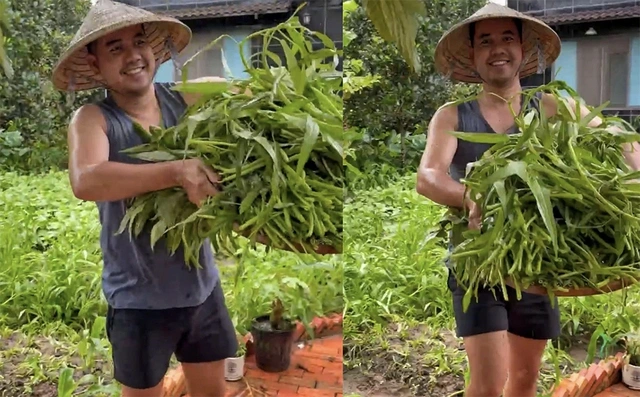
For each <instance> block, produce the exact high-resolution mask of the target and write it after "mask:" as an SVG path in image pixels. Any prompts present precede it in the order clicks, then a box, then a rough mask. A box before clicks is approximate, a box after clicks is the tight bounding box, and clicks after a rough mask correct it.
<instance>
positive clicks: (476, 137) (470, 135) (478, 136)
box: [448, 131, 509, 144]
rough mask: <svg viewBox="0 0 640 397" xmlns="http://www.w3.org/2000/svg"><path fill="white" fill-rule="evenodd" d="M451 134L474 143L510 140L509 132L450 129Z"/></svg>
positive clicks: (493, 142) (494, 142)
mask: <svg viewBox="0 0 640 397" xmlns="http://www.w3.org/2000/svg"><path fill="white" fill-rule="evenodd" d="M448 133H449V134H451V135H453V136H455V137H456V138H458V139H461V140H463V141H467V142H473V143H488V144H496V143H502V142H506V141H508V140H509V135H507V134H496V133H493V132H460V131H448Z"/></svg>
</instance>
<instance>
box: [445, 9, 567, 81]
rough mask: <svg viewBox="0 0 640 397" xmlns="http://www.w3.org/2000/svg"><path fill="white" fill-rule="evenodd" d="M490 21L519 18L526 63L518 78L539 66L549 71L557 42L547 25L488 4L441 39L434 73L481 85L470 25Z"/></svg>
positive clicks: (554, 56)
mask: <svg viewBox="0 0 640 397" xmlns="http://www.w3.org/2000/svg"><path fill="white" fill-rule="evenodd" d="M492 18H518V19H520V20H521V21H522V44H523V47H524V57H523V61H525V62H526V63H525V64H524V65H523V66H522V67H521V69H520V78H523V77H526V76H530V75H532V74H535V73H536V71H537V70H538V66H539V65H544V66H543V67H548V66H549V65H551V64H552V63H553V62H554V61H555V60H556V58H557V57H558V55H560V46H561V43H560V38H559V37H558V34H557V33H556V32H555V31H554V30H553V29H551V28H550V27H549V26H548V25H547V24H545V23H544V22H542V21H540V20H538V19H536V18H533V17H530V16H528V15H525V14H522V13H520V12H518V11H516V10H513V9H511V8H508V7H505V6H501V5H499V4H495V3H487V5H485V6H484V7H482V8H481V9H479V10H478V11H476V12H475V13H474V14H473V15H472V16H470V17H469V18H467V19H465V20H464V21H462V22H460V23H458V24H456V25H454V26H453V27H452V28H451V29H449V30H448V31H447V32H445V34H444V35H442V38H441V39H440V41H439V42H438V45H437V46H436V51H435V56H434V57H435V66H436V69H437V70H438V71H439V72H440V73H442V74H444V75H445V76H450V77H451V79H453V80H457V81H460V82H464V83H482V80H481V79H480V78H479V76H478V75H477V74H476V72H475V66H474V65H473V60H472V59H471V58H470V50H471V41H470V40H469V25H470V24H471V23H473V22H478V21H482V20H485V19H492ZM539 49H540V50H541V51H538V50H539ZM539 57H543V63H540V62H539V61H540V59H539Z"/></svg>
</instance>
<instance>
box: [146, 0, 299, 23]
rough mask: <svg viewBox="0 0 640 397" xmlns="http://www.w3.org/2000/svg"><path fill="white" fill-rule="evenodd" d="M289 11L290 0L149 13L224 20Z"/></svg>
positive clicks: (232, 2)
mask: <svg viewBox="0 0 640 397" xmlns="http://www.w3.org/2000/svg"><path fill="white" fill-rule="evenodd" d="M290 9H291V0H266V1H259V0H258V1H255V0H253V1H228V2H220V3H219V4H210V5H202V6H200V5H196V6H195V7H194V6H192V7H188V8H187V7H183V8H173V7H167V9H158V8H156V7H153V9H150V11H153V12H154V13H156V14H161V15H167V16H171V17H174V18H177V19H200V18H224V17H234V16H243V15H253V14H275V13H285V12H288V11H289V10H290Z"/></svg>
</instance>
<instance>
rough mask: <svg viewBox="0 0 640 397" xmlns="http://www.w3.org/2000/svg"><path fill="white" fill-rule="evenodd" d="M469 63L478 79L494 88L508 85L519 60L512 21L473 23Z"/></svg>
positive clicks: (520, 54) (518, 42)
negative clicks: (474, 69) (473, 29)
mask: <svg viewBox="0 0 640 397" xmlns="http://www.w3.org/2000/svg"><path fill="white" fill-rule="evenodd" d="M471 52H472V59H473V63H474V65H475V67H476V71H477V72H478V73H479V74H480V77H482V79H483V80H484V81H485V82H487V83H489V84H491V85H493V86H496V87H503V86H507V85H509V84H511V83H512V82H513V79H514V78H518V76H517V74H516V71H517V70H518V68H519V67H520V63H521V62H522V58H523V49H522V41H521V38H520V36H519V34H518V28H517V26H516V24H515V22H514V21H513V20H512V19H505V18H500V19H488V20H484V21H480V22H478V23H476V26H475V34H474V37H473V49H472V50H471Z"/></svg>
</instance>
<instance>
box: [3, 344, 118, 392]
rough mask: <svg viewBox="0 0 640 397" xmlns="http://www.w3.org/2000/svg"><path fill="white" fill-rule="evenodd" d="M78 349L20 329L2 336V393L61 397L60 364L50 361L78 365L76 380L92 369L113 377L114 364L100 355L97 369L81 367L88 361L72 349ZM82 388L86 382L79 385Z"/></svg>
mask: <svg viewBox="0 0 640 397" xmlns="http://www.w3.org/2000/svg"><path fill="white" fill-rule="evenodd" d="M74 349H75V347H74V346H68V347H64V346H54V344H52V343H51V341H50V340H48V339H47V338H45V337H37V338H33V339H31V340H29V339H27V338H25V337H24V336H22V335H21V334H19V333H13V334H11V335H9V336H8V337H7V338H1V337H0V397H27V396H29V397H57V396H58V390H57V389H58V386H57V382H58V375H59V373H58V371H59V369H60V365H49V364H50V363H55V364H59V363H61V362H62V361H64V363H66V365H67V366H69V367H71V368H76V371H75V374H74V379H75V380H76V381H77V380H79V379H80V378H81V377H82V376H84V375H86V374H89V373H91V374H93V375H96V376H102V377H105V378H110V375H109V374H110V370H111V368H110V366H109V364H108V362H105V361H104V360H100V359H97V360H96V365H95V367H94V368H93V370H88V369H87V370H86V371H80V370H78V369H79V368H83V367H84V362H83V360H82V358H81V357H80V356H78V355H72V354H70V353H69V352H70V351H73V350H74ZM56 361H57V362H56ZM26 364H28V365H26ZM40 371H42V372H43V373H41V372H40ZM47 371H49V372H47ZM36 375H37V376H36ZM36 379H42V380H36ZM81 389H82V386H80V387H79V388H78V390H81Z"/></svg>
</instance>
